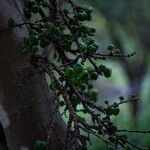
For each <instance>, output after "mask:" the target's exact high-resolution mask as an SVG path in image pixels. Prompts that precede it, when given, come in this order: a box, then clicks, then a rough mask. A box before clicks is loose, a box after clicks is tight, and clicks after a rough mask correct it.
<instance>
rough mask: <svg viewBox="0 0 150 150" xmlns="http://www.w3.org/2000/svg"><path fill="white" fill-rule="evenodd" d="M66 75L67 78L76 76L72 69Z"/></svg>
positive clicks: (67, 70) (68, 69)
mask: <svg viewBox="0 0 150 150" xmlns="http://www.w3.org/2000/svg"><path fill="white" fill-rule="evenodd" d="M65 73H66V76H68V77H72V76H73V75H74V69H73V68H71V67H70V68H67V69H66V72H65Z"/></svg>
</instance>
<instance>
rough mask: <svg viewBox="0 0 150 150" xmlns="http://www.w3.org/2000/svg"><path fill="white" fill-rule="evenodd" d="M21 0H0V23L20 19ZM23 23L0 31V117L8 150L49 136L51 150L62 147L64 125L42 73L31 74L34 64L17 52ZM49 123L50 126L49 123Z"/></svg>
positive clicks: (29, 148) (24, 148)
mask: <svg viewBox="0 0 150 150" xmlns="http://www.w3.org/2000/svg"><path fill="white" fill-rule="evenodd" d="M22 7H23V5H22V1H21V0H15V1H12V0H3V1H0V26H1V27H4V26H6V25H7V22H8V19H9V18H10V17H11V18H13V19H14V20H15V21H16V22H17V23H18V24H19V23H22V22H24V20H25V19H24V17H23V9H22ZM27 34H28V30H27V28H26V26H23V27H21V28H19V27H18V28H15V29H12V30H11V31H5V32H4V31H2V32H1V33H0V83H1V84H0V121H1V122H2V126H3V128H4V132H5V136H6V141H7V146H8V148H9V150H33V149H34V143H35V141H36V140H39V139H40V140H47V138H48V136H49V137H50V139H51V140H50V141H51V142H50V148H49V149H52V150H56V149H57V150H59V149H62V144H63V142H62V141H63V140H64V138H65V133H66V125H65V123H64V122H63V120H62V118H61V116H60V114H59V112H58V111H57V110H56V103H55V100H54V96H53V94H52V92H50V90H49V88H48V85H47V83H46V80H45V76H44V74H42V73H39V74H34V75H31V74H30V72H34V70H35V69H34V68H33V67H32V66H31V65H30V64H29V62H28V59H27V57H26V56H23V55H21V54H19V51H20V49H19V47H20V43H21V41H22V38H23V37H24V36H26V35H27ZM52 125H53V126H52Z"/></svg>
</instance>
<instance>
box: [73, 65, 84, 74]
mask: <svg viewBox="0 0 150 150" xmlns="http://www.w3.org/2000/svg"><path fill="white" fill-rule="evenodd" d="M73 68H74V71H75V72H76V73H81V72H82V71H83V66H82V65H81V64H79V63H77V64H75V65H74V67H73Z"/></svg>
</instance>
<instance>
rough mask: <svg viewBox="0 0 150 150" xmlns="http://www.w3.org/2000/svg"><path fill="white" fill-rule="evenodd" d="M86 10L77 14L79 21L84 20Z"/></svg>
mask: <svg viewBox="0 0 150 150" xmlns="http://www.w3.org/2000/svg"><path fill="white" fill-rule="evenodd" d="M86 16H87V15H86V12H80V13H78V14H77V18H78V19H79V20H80V21H84V20H86Z"/></svg>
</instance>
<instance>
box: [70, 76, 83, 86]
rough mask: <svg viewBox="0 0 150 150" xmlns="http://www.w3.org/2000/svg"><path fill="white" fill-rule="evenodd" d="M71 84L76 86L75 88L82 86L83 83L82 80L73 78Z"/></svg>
mask: <svg viewBox="0 0 150 150" xmlns="http://www.w3.org/2000/svg"><path fill="white" fill-rule="evenodd" d="M71 82H72V83H73V84H74V85H75V86H80V83H81V81H80V79H79V78H78V77H76V78H75V77H73V78H72V79H71Z"/></svg>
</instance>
